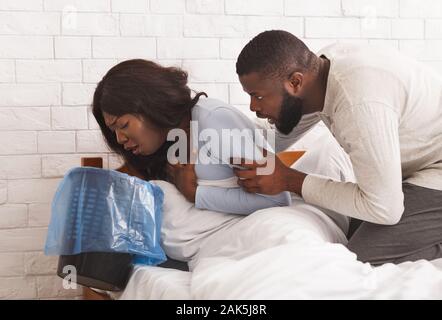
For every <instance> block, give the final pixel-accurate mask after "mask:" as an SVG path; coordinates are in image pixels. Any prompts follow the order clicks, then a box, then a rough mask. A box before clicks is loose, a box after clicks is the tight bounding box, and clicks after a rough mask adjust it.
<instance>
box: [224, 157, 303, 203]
mask: <svg viewBox="0 0 442 320" xmlns="http://www.w3.org/2000/svg"><path fill="white" fill-rule="evenodd" d="M264 154H265V155H267V152H265V153H264ZM272 156H273V159H274V160H273V159H272V160H270V161H275V167H274V170H273V172H272V173H270V174H268V175H258V174H257V169H258V168H260V167H265V166H266V165H267V163H264V164H258V163H256V162H255V161H253V163H250V160H249V161H246V160H245V159H241V163H240V164H239V166H241V167H243V168H244V169H236V168H235V169H233V172H234V173H235V175H236V176H237V177H238V178H239V179H238V185H240V186H241V187H243V188H244V190H245V191H247V192H250V193H261V194H267V195H275V194H278V193H281V192H283V191H291V192H295V193H297V194H299V195H301V190H302V183H303V182H304V178H305V177H306V174H304V173H302V172H299V171H296V170H293V169H290V168H289V167H287V166H285V165H284V164H283V163H282V161H281V160H280V159H279V158H278V157H277V156H275V155H272ZM267 159H268V161H269V159H271V158H270V157H267ZM230 163H231V164H237V162H234V161H233V159H230Z"/></svg>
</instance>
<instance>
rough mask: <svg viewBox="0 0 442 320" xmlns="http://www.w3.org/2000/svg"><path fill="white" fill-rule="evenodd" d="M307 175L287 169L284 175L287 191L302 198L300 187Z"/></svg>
mask: <svg viewBox="0 0 442 320" xmlns="http://www.w3.org/2000/svg"><path fill="white" fill-rule="evenodd" d="M306 177H307V175H306V174H305V173H303V172H300V171H297V170H294V169H289V171H288V172H287V175H286V179H287V180H286V181H287V191H290V192H294V193H296V194H298V195H300V196H301V197H302V185H303V183H304V180H305V178H306Z"/></svg>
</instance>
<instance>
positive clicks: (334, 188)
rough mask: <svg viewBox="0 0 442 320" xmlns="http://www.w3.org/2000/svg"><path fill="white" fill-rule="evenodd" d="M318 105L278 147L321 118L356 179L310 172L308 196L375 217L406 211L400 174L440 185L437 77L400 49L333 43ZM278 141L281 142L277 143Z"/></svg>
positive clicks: (387, 218) (440, 91)
mask: <svg viewBox="0 0 442 320" xmlns="http://www.w3.org/2000/svg"><path fill="white" fill-rule="evenodd" d="M319 55H324V56H325V57H327V58H328V59H329V60H330V71H329V75H328V82H327V90H326V96H325V102H324V108H323V110H322V112H319V113H316V114H310V115H306V116H304V117H303V119H302V120H301V122H300V123H299V124H298V126H297V127H296V128H295V129H294V130H293V131H292V132H291V133H290V134H289V135H287V136H284V135H282V134H280V133H277V142H276V143H277V148H276V149H277V151H279V150H281V149H282V148H285V147H287V146H289V145H290V144H292V143H293V142H294V141H295V140H297V139H298V138H299V137H300V136H302V134H304V133H305V132H307V131H308V130H309V129H310V128H311V127H312V126H313V125H314V124H315V123H316V122H317V121H319V120H322V121H323V122H324V123H325V124H326V125H327V127H328V128H329V129H330V131H331V132H332V134H333V135H334V136H335V138H336V140H337V141H338V142H339V144H340V145H341V146H342V147H343V149H344V150H345V152H347V153H348V155H349V156H350V159H351V162H352V165H353V169H354V173H355V176H356V181H357V183H349V182H347V183H345V182H337V181H333V180H329V179H324V178H322V177H317V176H314V175H308V176H307V177H306V179H305V180H304V184H303V187H302V196H303V198H304V200H305V201H306V202H308V203H311V204H314V205H318V206H321V207H324V208H327V209H330V210H333V211H336V212H339V213H341V214H344V215H347V216H350V217H355V218H358V219H361V220H365V221H370V222H373V223H378V224H395V223H397V222H398V221H399V220H400V218H401V216H402V213H403V210H404V205H403V193H402V182H403V181H406V182H409V183H412V184H415V185H418V186H422V187H426V188H431V189H436V190H442V78H441V77H440V76H439V75H438V74H437V73H436V72H433V71H432V70H431V69H429V68H428V67H427V66H425V65H423V64H421V63H419V62H417V61H414V60H412V59H410V58H408V57H405V56H403V55H401V54H400V53H399V52H397V51H395V50H392V49H387V48H376V47H369V46H357V45H345V44H336V45H331V46H329V47H327V48H325V49H323V50H321V51H320V52H319ZM278 144H279V147H278Z"/></svg>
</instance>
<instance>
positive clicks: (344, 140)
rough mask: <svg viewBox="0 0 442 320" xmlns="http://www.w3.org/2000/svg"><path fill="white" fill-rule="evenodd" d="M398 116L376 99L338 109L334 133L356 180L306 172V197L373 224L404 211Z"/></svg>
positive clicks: (395, 218) (391, 220)
mask: <svg viewBox="0 0 442 320" xmlns="http://www.w3.org/2000/svg"><path fill="white" fill-rule="evenodd" d="M398 122H399V116H398V115H397V114H396V113H395V112H394V111H393V109H392V108H390V107H389V106H386V105H384V104H380V103H372V102H370V103H365V104H363V105H357V106H351V107H348V108H345V110H342V111H341V112H338V113H337V114H336V116H335V117H334V122H333V123H332V125H331V129H332V132H334V133H335V137H336V139H337V140H338V142H339V143H340V144H341V146H342V147H343V148H344V150H345V151H346V152H347V153H348V154H349V156H350V159H351V162H352V165H353V169H354V173H355V177H356V181H357V183H351V182H336V181H332V180H330V179H324V178H322V177H316V176H313V175H308V176H307V177H306V179H305V180H304V184H303V186H302V196H303V198H304V199H305V201H306V202H309V203H311V204H314V205H319V206H321V207H324V208H327V209H330V210H333V211H336V212H338V213H341V214H344V215H346V216H350V217H354V218H358V219H361V220H364V221H369V222H373V223H377V224H396V223H397V222H398V221H399V220H400V218H401V216H402V213H403V210H404V205H403V193H402V171H401V155H400V148H399V134H398V127H399V123H398Z"/></svg>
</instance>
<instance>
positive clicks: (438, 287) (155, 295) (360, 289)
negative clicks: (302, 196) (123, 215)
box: [120, 202, 442, 299]
mask: <svg viewBox="0 0 442 320" xmlns="http://www.w3.org/2000/svg"><path fill="white" fill-rule="evenodd" d="M345 242H346V240H345V237H344V235H343V233H342V231H341V230H340V228H337V227H336V225H335V224H334V223H333V221H332V220H331V219H330V218H328V216H327V215H325V214H324V213H322V212H321V211H320V210H318V209H316V208H314V207H312V206H310V205H306V204H303V203H301V202H299V203H295V204H294V205H293V206H292V207H290V208H269V209H264V210H261V211H258V212H256V213H254V214H252V215H250V216H247V217H245V218H243V219H242V220H240V221H238V222H237V223H235V224H232V225H229V226H228V227H226V228H225V229H221V230H218V231H217V232H215V233H214V234H212V235H211V236H210V237H209V239H208V240H207V241H205V242H204V245H202V246H201V248H200V251H199V253H198V254H197V255H196V256H195V257H194V259H192V261H191V267H192V272H183V271H177V270H171V269H168V270H164V269H161V268H157V267H141V268H138V269H137V270H136V271H135V273H134V275H133V276H132V277H131V279H130V282H129V284H128V286H127V288H126V290H125V291H124V293H123V294H122V296H121V297H120V298H122V299H442V259H438V260H435V261H432V262H428V261H424V260H421V261H417V262H406V263H402V264H400V265H393V264H386V265H383V266H381V267H376V268H375V267H372V266H370V265H369V264H364V263H361V262H359V261H357V260H356V256H355V255H354V254H353V253H351V252H350V251H349V250H348V249H347V248H346V247H345Z"/></svg>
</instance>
